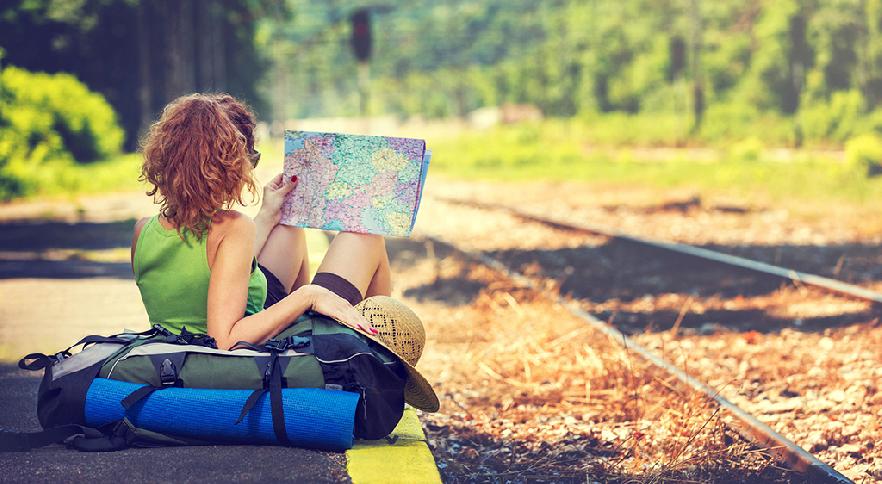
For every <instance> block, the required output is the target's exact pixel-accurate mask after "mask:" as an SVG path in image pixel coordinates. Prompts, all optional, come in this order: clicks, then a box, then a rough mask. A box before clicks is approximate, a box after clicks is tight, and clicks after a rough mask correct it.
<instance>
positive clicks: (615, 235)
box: [439, 198, 882, 304]
mask: <svg viewBox="0 0 882 484" xmlns="http://www.w3.org/2000/svg"><path fill="white" fill-rule="evenodd" d="M439 200H441V201H443V202H445V203H449V204H452V205H464V206H469V207H475V208H481V209H485V210H500V211H505V212H506V213H509V214H511V215H513V216H515V217H517V218H519V219H522V220H528V221H531V222H536V223H540V224H543V225H546V226H548V227H554V228H559V229H563V230H570V231H575V232H581V233H590V234H596V235H601V236H604V237H609V238H611V239H618V240H622V241H625V242H629V243H632V244H636V245H639V246H644V247H649V248H652V249H658V250H664V251H668V252H672V253H676V254H679V255H685V256H688V257H695V258H698V259H702V260H705V261H709V262H714V263H718V264H723V265H727V266H731V267H737V268H739V269H744V270H748V271H753V272H756V273H760V274H765V275H768V276H773V277H778V278H780V279H784V280H789V281H791V282H793V283H795V284H804V285H808V286H813V287H817V288H820V289H823V290H826V291H830V292H833V293H837V294H841V295H844V296H848V297H852V298H855V299H861V300H865V301H870V302H872V303H874V304H882V293H879V292H876V291H872V290H870V289H866V288H863V287H860V286H857V285H855V284H849V283H846V282H842V281H839V280H836V279H832V278H829V277H823V276H819V275H816V274H811V273H808V272H803V271H797V270H795V269H789V268H787V267H781V266H777V265H774V264H768V263H766V262H761V261H757V260H753V259H747V258H744V257H739V256H736V255H731V254H726V253H723V252H718V251H715V250H710V249H705V248H702V247H695V246H692V245H688V244H680V243H676V242H667V241H663V240H655V239H651V238H647V237H640V236H636V235H631V234H626V233H623V232H619V231H617V230H615V229H611V228H607V227H600V226H596V225H590V224H586V223H574V222H570V221H564V220H557V219H553V218H548V217H542V216H539V215H535V214H532V213H529V212H525V211H522V210H518V209H515V208H513V207H509V206H506V205H501V204H495V203H484V202H475V201H469V200H459V199H452V198H439Z"/></svg>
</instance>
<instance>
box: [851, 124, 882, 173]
mask: <svg viewBox="0 0 882 484" xmlns="http://www.w3.org/2000/svg"><path fill="white" fill-rule="evenodd" d="M845 159H846V160H847V161H848V164H849V165H850V166H852V167H854V168H855V169H857V170H860V171H861V172H864V173H868V174H874V175H878V174H879V173H880V172H882V137H880V136H879V135H875V134H864V135H860V136H856V137H854V138H852V139H850V140H848V142H846V143H845Z"/></svg>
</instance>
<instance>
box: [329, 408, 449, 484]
mask: <svg viewBox="0 0 882 484" xmlns="http://www.w3.org/2000/svg"><path fill="white" fill-rule="evenodd" d="M391 438H392V439H397V440H394V443H390V442H389V441H387V440H358V441H356V443H355V446H354V447H353V448H352V449H349V450H348V451H346V471H347V472H348V473H349V477H350V478H351V479H352V482H353V483H355V484H372V483H398V482H400V483H426V484H429V483H431V484H436V483H440V482H441V474H440V473H439V472H438V466H437V465H436V464H435V456H433V455H432V451H431V450H429V444H428V442H426V435H425V434H424V433H423V427H422V424H421V423H420V419H419V417H417V414H416V410H414V409H413V408H411V407H410V406H408V407H406V408H405V410H404V416H403V417H402V418H401V421H400V422H398V426H396V427H395V430H393V431H392V434H391Z"/></svg>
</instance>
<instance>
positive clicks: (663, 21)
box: [265, 0, 882, 145]
mask: <svg viewBox="0 0 882 484" xmlns="http://www.w3.org/2000/svg"><path fill="white" fill-rule="evenodd" d="M387 3H389V2H387ZM343 4H344V5H354V4H350V3H347V2H343ZM389 4H390V5H391V6H392V8H390V9H389V10H387V11H385V12H384V13H382V14H377V15H375V16H374V17H373V22H374V23H373V25H374V34H375V41H376V42H375V56H374V58H373V60H372V61H371V65H370V70H371V77H372V80H371V92H370V100H371V101H370V109H369V114H396V115H399V116H400V117H402V118H404V117H407V116H411V115H413V116H420V117H437V118H444V117H453V116H461V115H464V114H466V113H468V112H469V111H471V110H474V109H477V108H481V107H485V106H499V105H503V104H510V103H517V104H520V103H526V104H533V105H535V106H537V107H538V108H539V109H540V110H541V111H542V112H543V113H544V115H545V116H548V117H555V118H556V117H580V118H587V119H601V118H602V119H604V122H605V123H607V124H605V125H602V126H600V125H598V126H596V128H597V129H598V130H600V131H602V132H603V133H605V134H604V135H603V136H593V135H592V134H591V133H589V136H592V138H600V139H602V140H604V142H609V143H626V142H627V141H628V140H629V139H633V140H635V141H637V142H639V143H642V144H674V145H683V144H695V143H702V142H723V144H728V143H730V142H731V140H743V139H749V138H751V137H756V138H757V139H759V140H761V141H762V142H763V143H764V144H789V145H797V144H800V143H806V144H808V145H812V144H831V143H832V144H840V143H842V142H844V141H845V140H846V139H848V138H849V137H851V136H854V135H856V134H860V133H862V132H865V131H866V130H867V129H870V128H868V126H869V125H870V124H872V123H874V122H871V121H870V120H868V115H869V113H871V112H873V110H875V109H879V108H880V107H882V17H880V12H882V0H830V1H825V2H818V1H816V0H781V1H776V2H770V1H763V2H756V1H754V2H744V1H739V0H720V1H716V2H697V4H698V5H699V7H698V10H697V11H694V10H692V8H691V5H692V2H689V1H685V0H592V1H590V2H586V1H583V0H556V1H548V2H534V1H531V0H510V1H506V2H496V1H493V2H491V1H482V2H453V3H450V2H446V3H441V4H437V3H432V2H429V3H425V4H419V3H418V4H416V5H414V4H412V2H404V1H403V0H397V1H395V0H393V1H392V2H391V3H389ZM288 5H289V8H290V10H291V11H293V12H297V15H296V18H295V19H294V21H286V22H285V24H284V27H285V28H287V29H289V31H293V32H299V33H301V35H300V36H295V35H292V36H290V37H287V38H278V37H276V38H273V40H272V50H273V52H274V53H275V54H274V55H275V56H276V59H275V68H274V75H273V78H274V79H275V81H274V82H283V83H284V85H285V86H287V87H286V89H284V90H276V91H273V92H271V89H267V92H269V93H270V94H272V95H275V96H278V97H276V98H275V103H276V104H278V105H280V106H284V109H280V110H279V113H276V114H279V116H276V118H277V119H282V118H290V117H310V116H340V115H358V114H360V113H359V108H358V100H359V98H358V96H357V95H356V93H357V92H358V87H357V76H356V75H354V74H355V72H356V66H355V61H354V59H353V57H352V54H351V53H350V52H349V45H348V42H347V40H348V39H347V38H348V36H349V35H350V32H349V29H348V24H347V23H346V22H345V16H340V15H338V14H339V12H338V11H337V10H336V9H335V8H334V6H333V5H331V4H329V3H324V4H323V3H321V2H319V3H316V2H311V1H309V0H288ZM344 10H345V8H344ZM335 15H336V17H335ZM335 18H337V19H341V18H342V19H344V20H343V21H341V22H339V23H337V24H333V26H332V27H329V28H320V27H319V26H322V25H330V24H328V22H329V21H332V19H335ZM265 23H269V24H275V21H274V20H273V19H268V20H266V21H265ZM277 27H278V28H281V27H279V26H278V25H277ZM304 39H306V40H304ZM311 40H314V41H315V43H314V44H310V43H309V41H311ZM304 42H305V46H304V45H303V44H304ZM268 47H269V44H268ZM696 53H700V55H698V56H696V55H695V54H696ZM292 65H296V66H297V69H291V66H292ZM696 83H699V84H701V86H702V89H703V93H704V100H705V105H706V108H707V109H706V111H705V113H704V114H705V115H704V121H703V123H702V125H701V130H700V131H698V132H690V131H689V129H690V127H691V123H692V119H691V118H692V110H693V106H692V104H693V87H694V85H695V84H696ZM291 92H298V93H304V95H303V96H292V95H290V93H291ZM274 116H275V114H274ZM629 127H632V129H630V130H629ZM684 129H685V130H686V131H684ZM616 130H625V131H630V132H621V133H619V132H615V131H616ZM638 130H640V131H641V132H637V133H635V132H634V131H638Z"/></svg>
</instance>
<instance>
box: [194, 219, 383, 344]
mask: <svg viewBox="0 0 882 484" xmlns="http://www.w3.org/2000/svg"><path fill="white" fill-rule="evenodd" d="M228 223H229V227H228V228H227V230H225V233H224V234H223V238H222V240H221V241H220V243H219V245H218V248H217V253H216V255H215V259H214V264H213V265H212V267H211V278H210V280H209V284H208V335H209V336H211V337H213V338H214V339H215V341H216V342H217V346H218V348H220V349H229V348H230V347H232V346H233V345H235V344H236V343H237V342H239V341H247V342H249V343H255V344H260V343H263V342H265V341H266V340H267V339H269V338H271V337H272V336H275V335H276V334H278V333H279V332H281V331H282V330H284V329H285V328H287V327H288V326H289V325H290V324H291V323H292V322H293V321H294V320H295V319H297V317H298V316H300V315H301V314H303V313H304V312H306V311H307V310H309V309H313V310H315V311H318V312H320V313H322V314H325V315H328V316H330V317H333V318H335V319H337V320H339V321H341V322H343V323H344V324H347V325H349V326H354V327H358V328H360V329H363V330H365V331H370V329H371V328H370V326H369V323H368V322H367V320H366V319H365V318H364V316H363V315H362V314H361V313H359V312H358V311H356V310H355V309H354V308H353V307H352V305H350V304H349V303H348V302H346V301H345V300H344V299H343V298H341V297H339V296H337V295H336V294H334V293H332V292H331V291H328V290H327V289H325V288H323V287H319V286H314V285H305V286H301V287H300V288H298V289H297V290H296V291H294V292H292V293H291V294H289V295H288V296H286V297H285V298H284V299H282V300H281V301H279V302H278V303H276V304H274V305H272V306H270V307H269V308H267V309H265V310H263V311H260V312H258V313H256V314H252V315H250V316H245V317H243V315H244V314H245V306H246V303H247V299H248V280H249V278H250V274H251V260H252V257H253V254H254V240H255V233H256V231H257V228H256V225H255V223H254V222H253V221H252V220H251V219H249V218H248V217H236V218H234V219H232V220H230V221H229V222H228Z"/></svg>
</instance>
